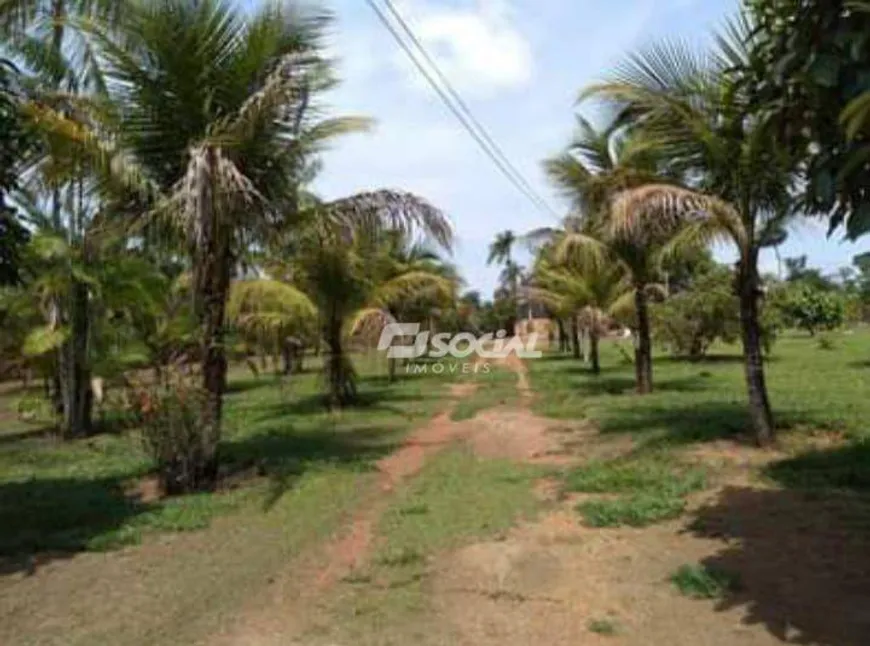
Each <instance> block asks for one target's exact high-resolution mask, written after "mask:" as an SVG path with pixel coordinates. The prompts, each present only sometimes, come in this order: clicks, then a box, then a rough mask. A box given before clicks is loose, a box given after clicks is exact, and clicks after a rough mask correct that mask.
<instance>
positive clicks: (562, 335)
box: [556, 319, 568, 352]
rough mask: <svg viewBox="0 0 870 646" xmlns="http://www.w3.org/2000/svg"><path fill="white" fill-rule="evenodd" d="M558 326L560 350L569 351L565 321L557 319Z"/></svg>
mask: <svg viewBox="0 0 870 646" xmlns="http://www.w3.org/2000/svg"><path fill="white" fill-rule="evenodd" d="M556 326H557V327H558V329H559V352H567V351H568V334H567V333H566V332H565V322H564V321H563V320H562V319H556Z"/></svg>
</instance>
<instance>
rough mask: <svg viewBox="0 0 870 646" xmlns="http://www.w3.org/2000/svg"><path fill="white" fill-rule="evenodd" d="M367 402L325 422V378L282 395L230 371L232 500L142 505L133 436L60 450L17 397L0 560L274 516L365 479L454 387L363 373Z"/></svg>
mask: <svg viewBox="0 0 870 646" xmlns="http://www.w3.org/2000/svg"><path fill="white" fill-rule="evenodd" d="M362 364H363V365H362V366H361V367H360V371H361V372H362V379H361V402H360V405H359V406H357V407H356V408H353V409H350V410H347V411H344V412H341V413H328V412H326V411H325V410H324V408H323V406H322V399H321V396H320V392H321V387H322V380H321V377H320V375H319V374H316V373H307V374H303V375H298V376H295V377H293V378H291V379H289V380H287V381H285V382H283V383H280V382H278V381H276V380H275V378H273V377H271V376H263V377H260V378H258V379H257V378H253V377H252V376H250V373H248V372H247V371H246V370H234V371H233V373H232V375H231V377H232V378H231V381H230V387H229V391H230V392H229V394H228V396H227V401H226V408H225V411H226V412H225V425H224V440H223V442H222V445H221V449H220V450H221V456H222V459H221V461H222V464H223V467H222V468H223V469H224V470H225V472H226V473H227V474H229V475H230V479H231V480H233V476H232V474H234V473H238V474H239V476H238V477H237V478H236V479H235V480H233V482H234V483H235V484H236V485H241V486H236V487H234V488H233V489H230V490H226V491H220V492H218V493H214V494H197V495H190V496H180V497H176V498H172V499H166V500H160V501H141V500H138V499H137V498H136V497H134V496H131V495H129V493H128V490H129V489H130V487H131V485H133V484H135V482H136V481H137V480H138V479H140V478H141V477H142V476H144V475H145V474H147V473H148V472H149V470H150V469H151V463H150V461H149V459H148V456H147V455H146V454H145V452H144V450H143V446H142V443H141V441H140V439H139V437H138V435H137V433H136V432H135V431H127V432H116V433H103V434H101V435H96V436H94V437H91V438H87V439H81V440H74V441H67V442H62V441H59V440H57V439H54V438H52V437H51V436H50V435H48V434H47V433H46V432H45V431H44V430H42V429H40V428H39V427H38V426H34V425H29V426H28V425H27V424H24V423H22V422H20V421H19V420H17V419H16V416H15V414H14V411H15V408H16V401H17V399H18V398H20V396H21V393H16V392H12V393H8V394H6V395H0V556H16V557H18V556H23V555H25V554H32V553H35V552H41V551H62V552H67V551H81V550H85V551H90V550H107V549H113V548H116V547H120V546H123V545H129V544H135V543H138V542H140V541H141V540H142V539H143V537H144V536H146V535H147V534H150V533H163V532H178V531H188V530H195V529H201V528H203V527H207V526H208V525H209V524H210V523H211V522H212V521H213V519H214V518H215V517H217V516H220V515H226V514H228V513H236V512H238V511H239V510H240V509H244V508H254V509H260V510H263V509H268V508H270V507H271V506H273V505H275V504H276V503H277V502H278V501H279V500H280V499H281V498H282V496H284V495H285V494H286V493H287V492H288V491H291V490H292V489H293V487H294V486H295V484H296V482H297V481H298V480H299V478H300V477H302V476H303V475H304V474H305V473H306V472H308V471H311V470H318V469H324V468H333V467H334V468H335V469H337V470H339V471H347V472H353V473H358V472H364V471H366V470H370V469H372V468H373V463H374V461H375V460H377V459H378V458H379V457H380V456H382V455H384V454H385V453H388V452H389V451H391V450H392V449H393V448H394V447H395V446H396V445H397V444H398V443H399V442H401V439H402V436H403V434H404V433H405V432H407V431H408V430H409V429H410V428H411V427H413V426H414V425H415V424H417V423H419V422H421V421H422V420H424V419H426V418H428V417H429V416H431V415H432V414H434V412H435V411H436V410H437V409H438V408H439V407H441V406H443V404H444V399H443V397H444V394H445V385H446V384H447V383H448V381H449V380H450V379H451V378H450V377H449V376H444V375H442V376H434V375H428V376H404V375H403V376H402V378H401V379H400V380H399V381H397V382H396V383H394V384H390V383H388V382H387V380H386V379H385V377H384V376H383V374H382V373H375V371H374V369H373V367H372V366H370V365H367V364H366V363H365V362H364V361H363V362H362Z"/></svg>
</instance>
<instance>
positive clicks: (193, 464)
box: [179, 151, 233, 491]
mask: <svg viewBox="0 0 870 646" xmlns="http://www.w3.org/2000/svg"><path fill="white" fill-rule="evenodd" d="M208 154H209V161H208V163H209V164H212V163H213V160H212V159H211V156H212V155H214V151H209V153H208ZM201 190H202V195H200V196H199V197H200V204H201V206H200V209H201V212H200V213H199V226H200V230H201V231H200V240H199V245H198V249H197V253H196V258H195V264H194V285H195V286H196V313H197V318H198V322H199V326H200V339H199V341H200V355H201V362H202V385H203V390H204V400H203V406H202V415H201V419H200V424H201V427H200V437H199V443H198V446H197V450H198V454H197V455H194V456H190V460H189V462H190V464H189V470H188V473H187V474H186V482H183V483H179V488H180V489H182V490H188V491H192V490H199V489H208V488H212V487H213V486H214V485H215V484H216V482H217V475H218V444H219V443H220V438H221V421H222V417H223V396H224V391H225V390H226V384H227V354H226V346H225V343H224V335H225V327H224V323H225V318H226V304H227V298H228V297H229V291H230V272H231V270H232V265H233V255H232V249H231V245H230V235H231V232H230V231H228V230H227V227H226V226H222V225H221V223H220V221H219V218H218V217H216V214H215V212H214V207H215V204H214V196H213V195H212V193H211V186H210V184H209V182H204V183H203V187H202V189H201Z"/></svg>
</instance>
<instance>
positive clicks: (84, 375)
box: [60, 281, 93, 437]
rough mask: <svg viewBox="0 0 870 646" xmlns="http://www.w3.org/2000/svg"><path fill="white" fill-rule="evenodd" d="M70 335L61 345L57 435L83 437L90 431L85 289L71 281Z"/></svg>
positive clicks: (89, 377) (90, 406)
mask: <svg viewBox="0 0 870 646" xmlns="http://www.w3.org/2000/svg"><path fill="white" fill-rule="evenodd" d="M69 305H70V324H69V327H70V338H69V340H68V341H67V342H66V343H65V344H64V345H63V347H62V348H61V350H60V352H61V358H62V361H61V363H60V390H61V399H62V402H63V409H62V419H61V435H62V436H63V437H83V436H85V435H87V434H88V433H90V431H91V414H92V411H93V393H92V392H91V375H90V370H89V368H88V336H89V327H90V325H89V316H88V289H87V285H84V284H83V283H80V282H78V281H74V282H73V284H72V287H71V289H70V302H69Z"/></svg>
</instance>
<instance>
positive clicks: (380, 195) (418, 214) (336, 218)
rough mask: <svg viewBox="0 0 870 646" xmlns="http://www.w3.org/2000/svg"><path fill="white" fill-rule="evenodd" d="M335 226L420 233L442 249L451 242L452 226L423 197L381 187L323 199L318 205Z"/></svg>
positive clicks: (375, 231) (360, 229)
mask: <svg viewBox="0 0 870 646" xmlns="http://www.w3.org/2000/svg"><path fill="white" fill-rule="evenodd" d="M320 211H321V212H322V213H324V214H325V215H326V216H327V217H328V218H329V219H330V220H331V221H332V222H333V223H334V224H335V225H338V226H339V227H342V228H346V229H348V230H359V231H363V232H368V233H375V234H376V233H377V232H380V231H384V230H388V231H401V232H403V233H406V234H413V233H415V232H416V233H420V234H422V235H424V236H426V237H428V238H430V239H432V240H433V241H434V242H435V243H436V244H438V245H439V246H441V247H442V248H444V249H447V250H450V249H451V248H452V245H453V226H452V225H451V223H450V221H449V220H448V219H447V217H446V216H445V215H444V214H443V213H442V212H441V211H439V210H438V209H436V208H435V207H434V206H432V205H431V204H429V202H427V201H426V200H424V199H422V198H420V197H417V196H416V195H413V194H411V193H407V192H404V191H394V190H386V189H382V190H379V191H372V192H366V193H358V194H356V195H351V196H350V197H345V198H341V199H338V200H334V201H332V202H327V203H326V204H323V205H322V206H321V207H320Z"/></svg>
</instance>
